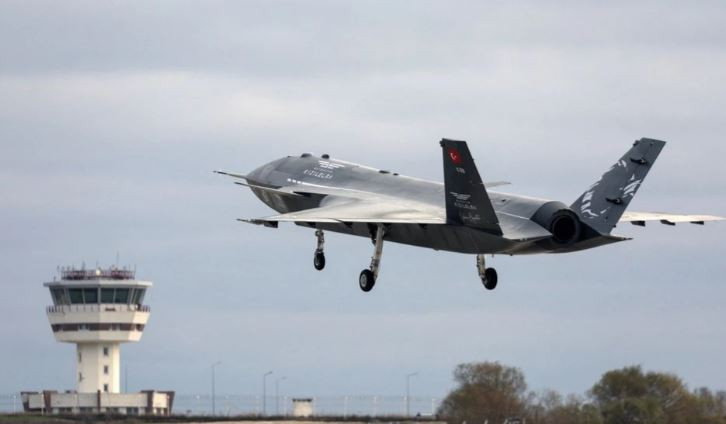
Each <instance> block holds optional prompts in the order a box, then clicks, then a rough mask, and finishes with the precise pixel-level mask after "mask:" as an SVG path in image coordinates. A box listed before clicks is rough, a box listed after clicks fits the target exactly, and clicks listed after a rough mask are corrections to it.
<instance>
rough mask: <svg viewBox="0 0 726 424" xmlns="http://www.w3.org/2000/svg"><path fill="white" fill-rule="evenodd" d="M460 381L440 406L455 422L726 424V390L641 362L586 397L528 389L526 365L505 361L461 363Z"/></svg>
mask: <svg viewBox="0 0 726 424" xmlns="http://www.w3.org/2000/svg"><path fill="white" fill-rule="evenodd" d="M454 380H455V382H456V387H455V388H454V389H453V390H452V391H451V392H450V393H449V394H448V395H447V397H446V398H445V399H444V401H443V402H442V403H441V406H440V407H439V410H438V415H439V416H440V417H442V418H444V419H445V420H446V421H447V422H448V423H449V424H464V423H465V424H485V423H486V424H502V423H517V422H520V423H526V424H632V423H642V424H726V391H723V390H721V391H714V390H711V389H709V388H706V387H701V388H697V389H695V390H689V389H688V387H687V386H686V384H685V383H684V382H683V381H682V380H681V379H680V378H679V377H678V376H676V375H674V374H670V373H664V372H655V371H647V372H646V371H644V370H643V369H642V367H641V366H639V365H636V366H628V367H624V368H621V369H616V370H612V371H608V372H606V373H605V374H603V375H602V377H601V378H600V380H599V381H597V382H596V383H595V384H594V385H593V386H592V388H591V389H590V390H588V391H587V393H586V394H585V395H584V396H580V395H569V396H566V397H563V396H562V395H560V394H559V393H557V392H556V391H554V390H544V391H541V392H532V391H528V390H527V383H526V380H525V377H524V373H523V372H522V370H520V369H519V368H516V367H510V366H506V365H503V364H500V363H499V362H476V363H466V364H460V365H458V366H457V367H456V369H455V370H454Z"/></svg>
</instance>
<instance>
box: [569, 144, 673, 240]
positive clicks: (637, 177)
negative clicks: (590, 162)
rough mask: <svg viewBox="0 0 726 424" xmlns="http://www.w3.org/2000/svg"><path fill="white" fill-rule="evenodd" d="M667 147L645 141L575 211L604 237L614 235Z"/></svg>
mask: <svg viewBox="0 0 726 424" xmlns="http://www.w3.org/2000/svg"><path fill="white" fill-rule="evenodd" d="M663 146H665V141H661V140H654V139H652V138H641V139H640V140H637V141H636V142H635V143H633V147H632V148H631V149H630V150H628V152H627V153H625V155H623V157H622V158H620V160H619V161H618V162H617V163H616V164H615V165H613V166H611V167H610V169H608V170H607V171H606V172H605V174H603V176H602V177H601V178H600V180H599V181H597V182H596V183H595V184H593V185H592V186H590V188H589V189H587V191H586V192H585V193H583V194H582V196H580V198H579V199H577V200H576V201H575V203H573V204H572V206H571V208H572V210H573V211H575V213H577V215H578V216H579V217H580V220H581V221H582V222H583V223H585V224H587V225H589V226H590V227H591V228H593V229H594V230H596V231H598V232H600V233H601V234H610V231H612V229H613V228H614V227H615V224H617V223H618V221H619V220H620V217H621V216H622V215H623V212H625V209H626V208H627V207H628V204H629V203H630V201H631V200H632V199H633V197H634V196H635V193H636V192H637V191H638V188H640V185H641V184H642V183H643V180H644V179H645V176H646V175H648V171H650V168H651V167H652V166H653V163H655V160H656V159H657V158H658V154H660V151H661V150H662V149H663Z"/></svg>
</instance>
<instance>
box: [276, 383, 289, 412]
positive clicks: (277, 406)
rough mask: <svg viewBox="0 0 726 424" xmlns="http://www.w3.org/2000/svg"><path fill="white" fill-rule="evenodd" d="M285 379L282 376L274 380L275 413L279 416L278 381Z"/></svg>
mask: <svg viewBox="0 0 726 424" xmlns="http://www.w3.org/2000/svg"><path fill="white" fill-rule="evenodd" d="M285 379H287V377H285V376H282V377H280V378H278V379H276V380H275V415H277V416H278V417H279V416H280V382H281V381H283V380H285Z"/></svg>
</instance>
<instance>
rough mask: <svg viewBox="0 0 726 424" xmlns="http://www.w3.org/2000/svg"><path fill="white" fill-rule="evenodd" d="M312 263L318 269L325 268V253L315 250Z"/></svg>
mask: <svg viewBox="0 0 726 424" xmlns="http://www.w3.org/2000/svg"><path fill="white" fill-rule="evenodd" d="M313 265H314V266H315V269H317V270H318V271H322V270H323V268H325V254H324V253H323V252H316V253H315V258H314V259H313Z"/></svg>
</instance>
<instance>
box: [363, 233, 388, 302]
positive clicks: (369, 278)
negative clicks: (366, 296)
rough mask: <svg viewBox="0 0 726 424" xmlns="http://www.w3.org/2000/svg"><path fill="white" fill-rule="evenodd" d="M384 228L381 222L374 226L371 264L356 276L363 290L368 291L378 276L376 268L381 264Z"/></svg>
mask: <svg viewBox="0 0 726 424" xmlns="http://www.w3.org/2000/svg"><path fill="white" fill-rule="evenodd" d="M384 234H385V229H384V228H383V224H378V226H377V227H376V236H375V239H374V241H373V243H374V244H375V248H374V249H373V257H372V258H371V266H370V267H369V268H368V269H364V270H363V271H361V272H360V277H358V285H360V289H361V290H363V291H364V292H369V291H371V290H372V289H373V286H374V285H375V284H376V278H377V277H378V269H379V268H380V266H381V256H383V235H384Z"/></svg>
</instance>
